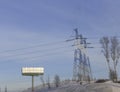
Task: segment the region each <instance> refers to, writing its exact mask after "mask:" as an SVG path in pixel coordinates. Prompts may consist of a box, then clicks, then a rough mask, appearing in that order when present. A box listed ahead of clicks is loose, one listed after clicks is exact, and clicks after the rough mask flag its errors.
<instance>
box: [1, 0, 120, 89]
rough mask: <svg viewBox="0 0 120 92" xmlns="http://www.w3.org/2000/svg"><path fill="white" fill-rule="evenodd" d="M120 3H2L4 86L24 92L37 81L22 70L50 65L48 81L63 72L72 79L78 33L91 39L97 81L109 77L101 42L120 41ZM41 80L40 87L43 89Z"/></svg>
mask: <svg viewBox="0 0 120 92" xmlns="http://www.w3.org/2000/svg"><path fill="white" fill-rule="evenodd" d="M119 10H120V1H119V0H0V72H1V74H0V87H1V89H2V90H4V88H5V86H7V87H8V90H11V91H13V90H23V89H26V88H29V87H31V77H26V76H22V75H21V68H22V67H31V66H34V67H39V66H40V67H44V68H45V74H44V78H45V80H46V79H47V77H48V76H49V77H50V78H51V81H52V79H53V78H54V75H56V74H58V75H59V76H60V77H61V78H62V79H68V78H70V79H71V78H72V73H73V72H72V71H73V61H74V49H75V48H74V47H73V46H72V45H73V44H74V41H71V42H65V41H66V40H68V39H71V38H73V36H74V35H75V33H74V31H73V30H74V29H75V28H78V30H79V34H82V35H83V36H84V37H86V38H88V39H87V41H88V42H90V43H92V44H91V45H90V46H93V47H95V48H94V49H87V53H88V56H89V57H90V62H91V66H92V72H93V76H94V78H107V77H108V74H107V67H106V62H105V58H104V56H103V54H102V53H101V48H100V47H101V45H100V44H99V39H100V38H101V37H103V36H109V37H111V36H118V37H120V26H119V25H120V18H119V16H120V12H119ZM40 83H41V81H40V77H36V78H35V86H37V85H40Z"/></svg>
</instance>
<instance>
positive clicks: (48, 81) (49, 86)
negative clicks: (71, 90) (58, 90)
mask: <svg viewBox="0 0 120 92" xmlns="http://www.w3.org/2000/svg"><path fill="white" fill-rule="evenodd" d="M47 86H48V89H50V88H51V85H50V77H49V76H48V79H47Z"/></svg>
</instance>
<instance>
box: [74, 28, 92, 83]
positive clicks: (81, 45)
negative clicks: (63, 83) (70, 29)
mask: <svg viewBox="0 0 120 92" xmlns="http://www.w3.org/2000/svg"><path fill="white" fill-rule="evenodd" d="M74 31H75V39H74V46H75V51H74V63H73V80H75V81H88V80H89V79H90V78H91V77H92V73H91V66H90V62H89V59H88V57H87V55H86V48H87V43H86V38H83V37H82V35H79V34H78V30H77V29H75V30H74Z"/></svg>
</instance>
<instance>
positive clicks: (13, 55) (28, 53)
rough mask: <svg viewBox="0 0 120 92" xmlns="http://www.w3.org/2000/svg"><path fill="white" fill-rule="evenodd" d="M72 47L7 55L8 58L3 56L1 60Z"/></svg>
mask: <svg viewBox="0 0 120 92" xmlns="http://www.w3.org/2000/svg"><path fill="white" fill-rule="evenodd" d="M70 47H72V46H67V47H65V46H62V47H57V48H51V49H45V50H36V51H31V52H26V53H22V54H12V55H7V56H3V57H0V58H9V57H15V56H23V55H31V54H36V53H39V52H41V53H43V52H46V51H56V50H60V49H63V48H70Z"/></svg>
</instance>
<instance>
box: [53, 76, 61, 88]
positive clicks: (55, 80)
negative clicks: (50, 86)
mask: <svg viewBox="0 0 120 92" xmlns="http://www.w3.org/2000/svg"><path fill="white" fill-rule="evenodd" d="M54 83H55V86H56V87H59V85H60V77H59V76H58V75H55V77H54Z"/></svg>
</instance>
